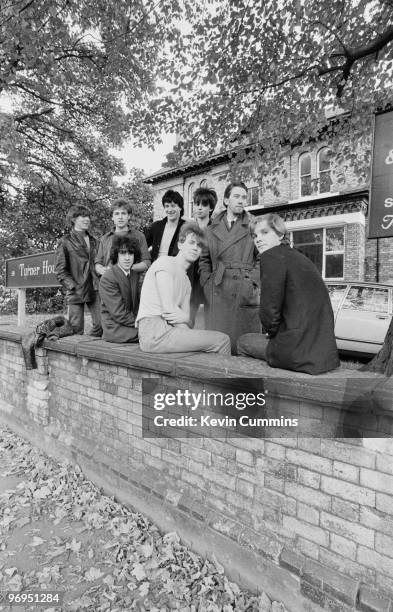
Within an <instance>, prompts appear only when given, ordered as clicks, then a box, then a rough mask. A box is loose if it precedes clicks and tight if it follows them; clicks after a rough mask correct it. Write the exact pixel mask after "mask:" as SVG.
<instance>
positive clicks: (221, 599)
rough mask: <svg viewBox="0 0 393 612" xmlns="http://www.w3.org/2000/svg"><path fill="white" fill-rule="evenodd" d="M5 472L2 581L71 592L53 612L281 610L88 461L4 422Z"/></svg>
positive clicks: (0, 448)
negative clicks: (85, 465)
mask: <svg viewBox="0 0 393 612" xmlns="http://www.w3.org/2000/svg"><path fill="white" fill-rule="evenodd" d="M2 479H5V482H11V481H12V480H13V482H14V486H13V487H12V486H11V487H8V488H7V489H6V490H5V491H4V493H2V494H1V495H0V542H2V543H4V544H5V546H2V547H0V589H3V590H14V591H19V590H21V589H22V588H24V589H47V590H56V589H58V590H60V591H65V596H64V603H63V604H62V606H61V608H60V607H59V608H55V607H54V608H52V612H59V611H60V610H61V612H63V611H64V612H66V611H73V610H75V611H78V610H85V611H87V612H93V611H94V612H106V611H110V612H124V611H125V610H127V611H128V610H130V611H131V610H136V611H139V612H144V611H146V612H166V611H169V610H180V611H181V612H232V611H236V612H242V611H244V612H268V611H269V610H270V609H271V605H270V600H269V598H268V597H267V596H266V594H264V593H262V594H261V595H258V596H255V595H252V594H250V593H246V592H244V591H242V590H241V589H240V588H239V586H238V585H237V584H235V583H233V582H231V581H230V580H229V579H228V577H227V576H226V575H225V573H224V567H223V566H222V565H221V564H220V562H219V561H218V560H217V559H216V557H215V556H214V554H212V561H210V560H207V559H203V558H202V557H200V556H198V555H196V554H195V553H193V552H192V551H190V550H188V548H186V547H185V546H183V545H182V544H181V542H180V539H179V536H178V535H177V534H176V533H167V534H164V535H163V534H162V533H161V532H160V531H159V529H158V528H157V527H156V526H155V525H154V524H152V523H151V522H150V521H149V520H148V519H147V518H146V517H144V516H143V515H141V514H140V513H138V512H133V511H132V510H131V509H129V508H127V507H125V506H122V505H121V504H119V503H118V502H116V501H115V500H114V499H113V498H111V497H108V496H106V495H104V494H103V492H102V491H100V490H99V489H98V488H97V487H96V486H95V485H94V484H93V483H92V482H90V481H89V480H87V479H86V478H85V477H84V476H83V474H82V471H81V470H80V468H79V467H78V466H73V465H71V464H70V463H68V462H63V463H58V462H56V461H54V460H53V459H51V458H49V457H47V456H46V455H44V454H43V453H42V452H41V451H39V450H38V449H36V448H34V447H32V446H31V445H30V444H29V443H28V442H26V441H25V440H23V439H21V438H19V437H18V436H16V435H15V434H13V433H11V432H9V431H8V430H3V429H0V483H1V481H2ZM10 479H11V480H10ZM28 609H29V608H28V607H27V608H26V610H28ZM31 609H32V610H33V609H34V608H31ZM282 609H283V608H282Z"/></svg>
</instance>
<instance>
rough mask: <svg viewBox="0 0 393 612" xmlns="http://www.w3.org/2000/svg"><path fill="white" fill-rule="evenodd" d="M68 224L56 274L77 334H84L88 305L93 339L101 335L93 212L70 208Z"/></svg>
mask: <svg viewBox="0 0 393 612" xmlns="http://www.w3.org/2000/svg"><path fill="white" fill-rule="evenodd" d="M67 223H68V224H69V225H71V226H72V229H71V230H70V231H69V232H67V233H66V234H65V235H64V236H63V238H61V240H60V242H59V244H58V245H57V249H56V266H55V272H56V276H57V278H58V280H59V282H60V284H61V285H62V286H63V287H64V289H65V290H66V300H67V305H68V319H69V322H70V323H71V325H72V328H73V330H74V333H75V334H83V330H84V310H85V304H86V305H87V307H88V309H89V311H90V314H91V318H92V322H93V329H92V330H91V332H90V334H89V335H90V336H96V337H100V336H101V335H102V327H101V314H100V300H99V296H98V278H97V275H96V272H95V269H94V258H95V254H96V248H97V240H96V239H95V238H94V236H92V234H90V233H89V231H88V229H89V227H90V211H89V210H88V208H86V206H82V205H80V206H77V205H76V206H71V208H70V210H69V211H68V213H67Z"/></svg>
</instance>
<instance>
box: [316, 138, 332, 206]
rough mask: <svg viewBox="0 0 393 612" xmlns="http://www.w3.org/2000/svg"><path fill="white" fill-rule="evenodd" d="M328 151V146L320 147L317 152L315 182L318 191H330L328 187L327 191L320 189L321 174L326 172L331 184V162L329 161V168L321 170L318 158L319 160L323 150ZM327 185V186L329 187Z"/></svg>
mask: <svg viewBox="0 0 393 612" xmlns="http://www.w3.org/2000/svg"><path fill="white" fill-rule="evenodd" d="M325 151H326V152H330V149H329V147H322V148H321V149H319V151H318V152H317V182H318V193H321V194H322V193H330V192H331V190H330V188H329V191H321V174H328V175H329V178H330V186H331V184H332V166H331V163H330V161H329V170H321V167H320V164H321V162H320V160H321V154H322V153H324V152H325ZM330 186H329V187H330Z"/></svg>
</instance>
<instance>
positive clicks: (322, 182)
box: [317, 148, 332, 193]
mask: <svg viewBox="0 0 393 612" xmlns="http://www.w3.org/2000/svg"><path fill="white" fill-rule="evenodd" d="M317 168H318V170H317V172H318V191H319V193H326V192H328V191H330V185H331V184H332V179H331V177H330V152H329V149H326V148H325V149H321V150H320V151H319V152H318V158H317Z"/></svg>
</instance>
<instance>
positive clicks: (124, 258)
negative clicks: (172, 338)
mask: <svg viewBox="0 0 393 612" xmlns="http://www.w3.org/2000/svg"><path fill="white" fill-rule="evenodd" d="M140 258H141V252H140V248H139V243H138V241H137V239H136V238H131V237H130V236H127V235H123V236H116V235H115V236H114V238H113V242H112V249H111V259H110V261H111V264H112V267H111V268H108V270H107V271H106V272H104V274H103V275H102V277H101V281H100V287H99V291H100V298H101V319H102V327H103V330H104V333H103V338H104V340H106V341H107V342H118V343H125V342H138V332H137V330H136V329H135V319H136V315H137V312H138V305H139V300H138V273H137V272H134V271H133V270H132V269H131V268H132V266H133V264H134V263H138V262H139V261H140Z"/></svg>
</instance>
